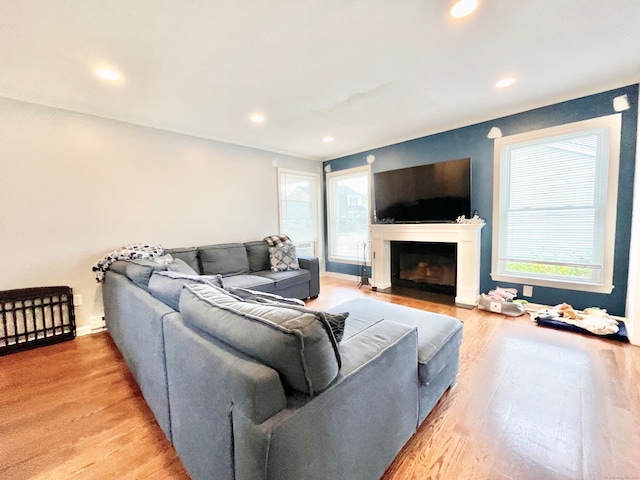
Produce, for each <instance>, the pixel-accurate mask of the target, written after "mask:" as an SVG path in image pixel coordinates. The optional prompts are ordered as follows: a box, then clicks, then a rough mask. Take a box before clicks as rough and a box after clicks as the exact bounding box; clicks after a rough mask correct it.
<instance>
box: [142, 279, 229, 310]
mask: <svg viewBox="0 0 640 480" xmlns="http://www.w3.org/2000/svg"><path fill="white" fill-rule="evenodd" d="M207 282H208V283H210V284H212V285H215V286H217V287H220V288H222V277H221V276H220V275H190V274H184V273H180V272H172V271H166V272H154V273H153V275H151V278H150V279H149V293H151V295H153V296H154V297H156V298H157V299H158V300H160V301H162V302H164V303H166V304H167V305H169V306H170V307H171V308H173V309H174V310H179V303H180V294H181V293H182V287H183V286H184V285H185V284H187V283H189V284H191V283H207Z"/></svg>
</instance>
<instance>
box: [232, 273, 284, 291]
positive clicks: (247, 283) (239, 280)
mask: <svg viewBox="0 0 640 480" xmlns="http://www.w3.org/2000/svg"><path fill="white" fill-rule="evenodd" d="M222 284H223V285H224V288H226V289H228V290H231V289H233V288H251V289H254V290H260V291H262V292H273V291H274V290H275V289H276V284H275V283H274V281H273V280H271V279H269V278H265V277H261V276H259V275H253V274H251V275H231V276H229V277H224V278H223V279H222Z"/></svg>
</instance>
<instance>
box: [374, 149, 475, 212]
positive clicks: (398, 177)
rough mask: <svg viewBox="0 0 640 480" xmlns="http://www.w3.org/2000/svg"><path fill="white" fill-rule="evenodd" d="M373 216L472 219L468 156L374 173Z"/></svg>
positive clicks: (469, 160) (469, 162)
mask: <svg viewBox="0 0 640 480" xmlns="http://www.w3.org/2000/svg"><path fill="white" fill-rule="evenodd" d="M373 189H374V201H375V219H376V220H377V221H378V222H391V221H393V223H436V222H444V223H446V222H454V221H455V220H456V218H458V217H459V216H460V215H465V216H466V217H467V218H471V159H470V158H463V159H461V160H449V161H446V162H439V163H432V164H429V165H420V166H417V167H409V168H401V169H398V170H389V171H386V172H379V173H374V174H373Z"/></svg>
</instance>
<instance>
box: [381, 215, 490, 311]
mask: <svg viewBox="0 0 640 480" xmlns="http://www.w3.org/2000/svg"><path fill="white" fill-rule="evenodd" d="M482 227H484V222H482V223H480V222H478V223H417V224H414V223H411V224H402V223H390V224H372V225H370V226H369V234H370V238H371V257H372V269H373V271H372V275H371V276H372V278H373V279H374V281H375V284H374V286H375V287H377V289H378V290H383V289H385V288H389V287H391V242H394V241H397V242H437V243H455V244H456V245H457V262H456V263H457V266H456V297H455V302H456V305H458V306H461V307H467V308H473V307H474V306H475V305H476V304H477V303H478V298H479V297H480V232H481V230H482Z"/></svg>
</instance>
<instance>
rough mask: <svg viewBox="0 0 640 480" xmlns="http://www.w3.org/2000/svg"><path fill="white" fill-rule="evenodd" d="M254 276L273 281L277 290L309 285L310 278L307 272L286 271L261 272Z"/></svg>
mask: <svg viewBox="0 0 640 480" xmlns="http://www.w3.org/2000/svg"><path fill="white" fill-rule="evenodd" d="M255 274H256V275H259V276H261V277H264V278H268V279H269V280H271V281H273V282H274V283H275V284H276V288H277V289H278V290H280V289H285V288H288V287H291V286H294V285H298V284H304V283H309V280H310V277H311V275H310V274H309V271H308V270H287V271H285V272H273V271H271V270H262V271H260V272H256V273H255Z"/></svg>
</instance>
